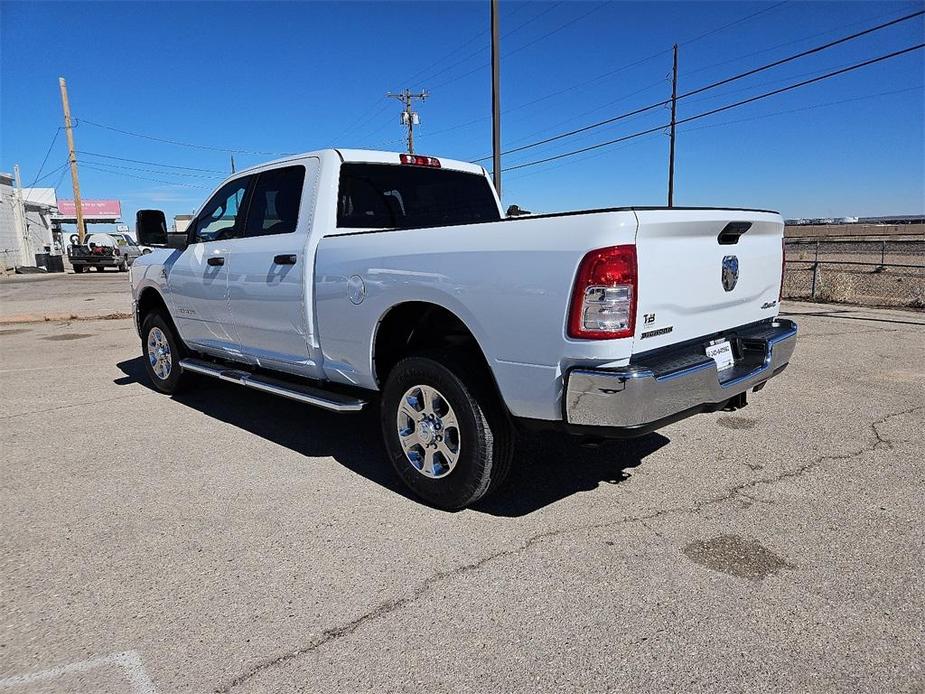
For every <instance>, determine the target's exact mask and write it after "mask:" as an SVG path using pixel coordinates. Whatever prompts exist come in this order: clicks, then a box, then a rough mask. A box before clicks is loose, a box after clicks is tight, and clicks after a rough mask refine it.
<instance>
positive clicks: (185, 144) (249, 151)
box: [79, 118, 293, 157]
mask: <svg viewBox="0 0 925 694" xmlns="http://www.w3.org/2000/svg"><path fill="white" fill-rule="evenodd" d="M79 122H80V123H86V124H87V125H92V126H94V127H96V128H103V129H104V130H111V131H113V132H116V133H121V134H122V135H131V136H132V137H140V138H142V139H145V140H154V141H155V142H165V143H167V144H169V145H177V146H179V147H192V148H193V149H207V150H211V151H213V152H231V153H234V154H256V155H272V156H281V157H285V156H289V155H291V154H293V152H265V151H260V150H253V149H232V148H230V147H214V146H212V145H198V144H195V143H192V142H181V141H179V140H171V139H168V138H165V137H157V136H155V135H146V134H144V133H137V132H133V131H131V130H123V129H121V128H116V127H113V126H111V125H104V124H103V123H96V122H94V121H92V120H88V119H87V118H81V119H79Z"/></svg>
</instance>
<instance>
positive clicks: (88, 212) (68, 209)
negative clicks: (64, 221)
mask: <svg viewBox="0 0 925 694" xmlns="http://www.w3.org/2000/svg"><path fill="white" fill-rule="evenodd" d="M81 207H83V213H84V218H85V219H93V218H102V219H115V218H117V217H121V216H122V204H121V203H120V202H119V201H118V200H83V201H82V205H81ZM58 215H59V216H60V217H76V216H77V206H76V205H74V201H73V200H58Z"/></svg>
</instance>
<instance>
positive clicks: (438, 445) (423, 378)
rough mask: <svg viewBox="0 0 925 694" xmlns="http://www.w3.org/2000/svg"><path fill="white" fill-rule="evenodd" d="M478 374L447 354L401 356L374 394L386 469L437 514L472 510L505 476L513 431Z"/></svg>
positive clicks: (509, 461) (508, 467) (489, 388)
mask: <svg viewBox="0 0 925 694" xmlns="http://www.w3.org/2000/svg"><path fill="white" fill-rule="evenodd" d="M461 374H465V377H464V378H462V377H461V376H460V375H461ZM478 374H479V370H478V369H472V368H463V367H462V366H460V365H458V364H457V363H455V358H454V356H453V355H451V354H445V353H440V354H430V355H421V356H413V357H407V358H405V359H402V360H401V361H400V362H398V364H396V365H395V367H394V368H393V369H392V370H391V372H390V373H389V375H388V378H387V379H386V382H385V387H384V388H383V391H382V401H381V407H380V418H381V426H382V435H383V438H384V441H385V447H386V451H387V452H388V455H389V458H390V460H391V461H392V465H393V467H394V468H395V471H396V472H397V473H398V476H399V477H400V478H401V480H402V482H404V483H405V484H406V485H407V486H408V487H409V488H410V489H411V491H413V492H414V493H415V494H416V495H417V496H419V497H420V498H421V499H423V500H424V501H426V502H427V503H428V504H431V505H432V506H435V507H437V508H442V509H446V510H457V509H461V508H464V507H466V506H470V505H472V504H474V503H475V502H477V501H478V500H479V499H481V498H482V497H484V496H485V495H486V494H487V493H489V492H490V491H494V490H495V489H497V488H498V487H499V486H501V484H502V483H503V481H504V477H505V476H506V475H507V473H508V471H509V470H510V466H511V459H512V458H513V452H514V450H513V431H512V428H511V425H510V422H509V421H508V419H507V417H506V416H505V415H504V413H503V411H502V408H501V406H500V403H499V402H498V398H497V396H496V395H495V393H494V391H493V389H492V388H491V387H489V385H488V383H487V382H486V380H485V379H479V378H478V377H477V375H478Z"/></svg>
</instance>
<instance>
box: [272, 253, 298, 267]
mask: <svg viewBox="0 0 925 694" xmlns="http://www.w3.org/2000/svg"><path fill="white" fill-rule="evenodd" d="M296 260H298V256H297V255H296V254H295V253H284V254H283V255H276V256H273V262H274V263H276V264H277V265H295V261H296Z"/></svg>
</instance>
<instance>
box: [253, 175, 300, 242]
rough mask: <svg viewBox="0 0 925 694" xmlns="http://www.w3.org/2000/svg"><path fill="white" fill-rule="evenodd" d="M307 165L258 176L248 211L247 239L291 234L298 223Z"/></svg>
mask: <svg viewBox="0 0 925 694" xmlns="http://www.w3.org/2000/svg"><path fill="white" fill-rule="evenodd" d="M304 182H305V167H304V166H287V167H284V168H281V169H273V170H271V171H264V172H262V173H260V174H257V182H256V183H255V184H254V193H253V195H252V196H251V200H250V205H249V206H248V211H247V223H246V224H245V227H244V235H245V236H248V237H249V236H267V235H270V234H291V233H292V232H294V231H295V230H296V225H297V224H298V221H299V203H300V202H301V200H302V184H303V183H304Z"/></svg>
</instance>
